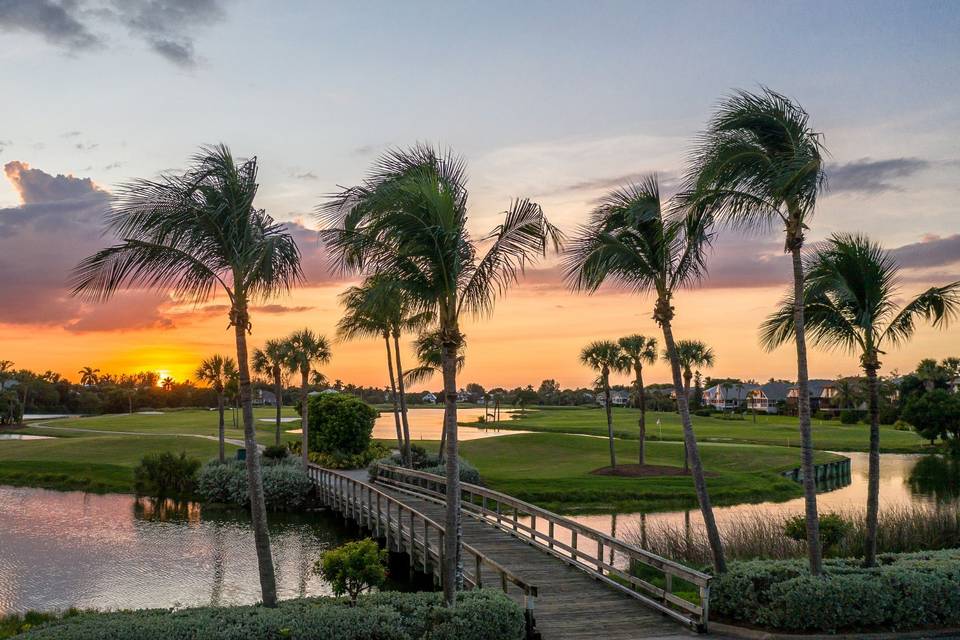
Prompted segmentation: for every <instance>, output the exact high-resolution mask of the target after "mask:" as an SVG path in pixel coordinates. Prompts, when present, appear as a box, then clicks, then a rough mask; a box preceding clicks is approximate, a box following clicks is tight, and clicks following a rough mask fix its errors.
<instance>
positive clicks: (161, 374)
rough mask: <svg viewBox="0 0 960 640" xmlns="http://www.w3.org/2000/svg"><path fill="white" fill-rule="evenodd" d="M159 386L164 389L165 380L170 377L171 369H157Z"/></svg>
mask: <svg viewBox="0 0 960 640" xmlns="http://www.w3.org/2000/svg"><path fill="white" fill-rule="evenodd" d="M156 371H157V386H158V387H162V386H163V381H164V379H165V378H169V377H170V371H169V369H157V370H156Z"/></svg>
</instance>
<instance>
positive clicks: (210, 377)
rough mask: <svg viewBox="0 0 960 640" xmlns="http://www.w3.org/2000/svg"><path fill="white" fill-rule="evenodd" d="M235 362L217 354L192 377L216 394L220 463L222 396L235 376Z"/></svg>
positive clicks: (207, 360)
mask: <svg viewBox="0 0 960 640" xmlns="http://www.w3.org/2000/svg"><path fill="white" fill-rule="evenodd" d="M236 372H237V361H236V360H234V359H233V358H231V357H229V356H222V355H220V354H219V353H218V354H216V355H213V356H210V357H209V358H207V359H205V360H204V361H203V362H201V363H200V366H198V367H197V370H196V371H195V372H194V374H193V377H194V378H196V379H197V381H199V382H203V383H205V384H206V385H207V386H209V387H210V388H211V389H213V391H214V392H215V393H216V394H217V414H218V416H219V418H220V420H219V425H218V428H217V440H218V441H219V444H220V462H224V461H225V460H226V452H225V444H224V439H225V426H224V422H223V413H224V408H225V407H224V396H225V395H226V391H227V385H228V384H229V383H230V379H231V377H233V376H234V375H236Z"/></svg>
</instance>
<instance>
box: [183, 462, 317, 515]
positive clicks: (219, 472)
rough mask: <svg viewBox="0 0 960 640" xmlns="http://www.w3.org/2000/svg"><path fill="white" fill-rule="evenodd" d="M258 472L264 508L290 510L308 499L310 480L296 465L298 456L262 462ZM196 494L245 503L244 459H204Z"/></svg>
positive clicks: (247, 494) (211, 499)
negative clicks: (260, 471)
mask: <svg viewBox="0 0 960 640" xmlns="http://www.w3.org/2000/svg"><path fill="white" fill-rule="evenodd" d="M262 472H263V496H264V499H265V500H266V503H267V508H268V509H272V510H274V511H293V510H297V509H301V508H303V507H305V506H307V504H308V503H309V502H310V498H311V497H312V495H313V482H312V481H311V480H310V477H309V476H308V475H307V473H306V472H305V471H304V470H303V467H301V466H300V461H299V460H294V459H290V458H288V459H285V460H282V461H279V462H277V463H274V464H264V465H263V467H262ZM197 494H199V496H200V497H201V498H202V499H203V500H204V501H206V502H221V503H225V504H235V505H238V506H241V507H246V506H247V505H248V504H250V490H249V484H248V482H247V465H246V463H245V462H241V461H238V460H228V461H227V462H224V463H221V462H220V461H219V460H211V461H209V462H207V463H206V464H205V465H203V467H201V468H200V471H199V473H197Z"/></svg>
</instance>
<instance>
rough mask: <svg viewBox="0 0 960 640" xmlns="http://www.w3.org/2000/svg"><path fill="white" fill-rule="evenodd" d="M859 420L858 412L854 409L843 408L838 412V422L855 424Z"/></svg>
mask: <svg viewBox="0 0 960 640" xmlns="http://www.w3.org/2000/svg"><path fill="white" fill-rule="evenodd" d="M859 421H860V412H859V411H857V410H855V409H844V410H843V411H841V412H840V424H857V423H858V422H859Z"/></svg>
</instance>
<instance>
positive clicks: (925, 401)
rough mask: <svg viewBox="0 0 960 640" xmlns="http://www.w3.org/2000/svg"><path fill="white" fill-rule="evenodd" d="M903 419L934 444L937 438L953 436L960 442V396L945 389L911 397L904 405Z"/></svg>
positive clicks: (955, 440) (955, 441)
mask: <svg viewBox="0 0 960 640" xmlns="http://www.w3.org/2000/svg"><path fill="white" fill-rule="evenodd" d="M901 415H902V417H903V419H904V420H906V421H907V422H908V423H910V424H912V425H913V428H914V429H916V431H917V433H919V434H920V435H921V436H922V437H924V438H926V439H927V440H929V441H930V443H931V444H933V441H934V440H936V439H937V438H942V439H944V440H946V439H947V438H949V437H950V436H953V439H954V443H953V446H954V447H956V446H957V445H956V443H957V442H960V396H958V395H957V394H955V393H950V392H949V391H945V390H943V389H934V390H933V391H930V392H927V393H924V394H921V395H914V396H911V397H910V398H909V399H908V400H907V402H906V404H905V405H903V413H902V414H901Z"/></svg>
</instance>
